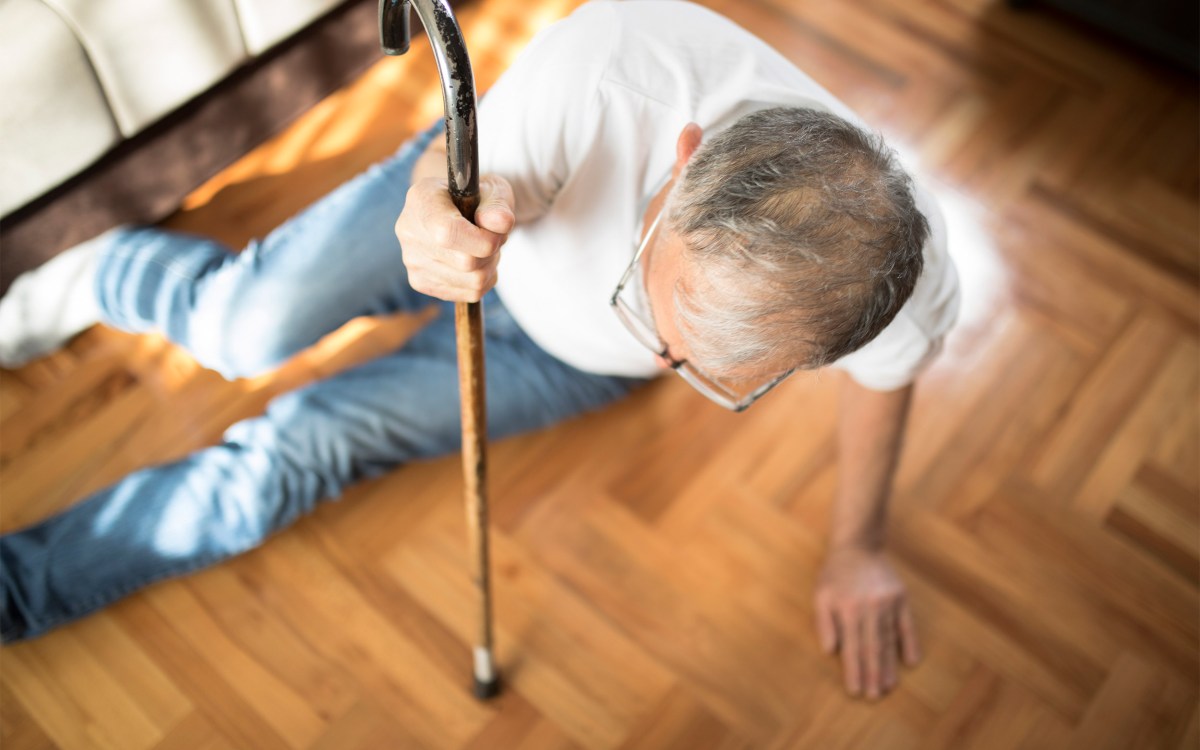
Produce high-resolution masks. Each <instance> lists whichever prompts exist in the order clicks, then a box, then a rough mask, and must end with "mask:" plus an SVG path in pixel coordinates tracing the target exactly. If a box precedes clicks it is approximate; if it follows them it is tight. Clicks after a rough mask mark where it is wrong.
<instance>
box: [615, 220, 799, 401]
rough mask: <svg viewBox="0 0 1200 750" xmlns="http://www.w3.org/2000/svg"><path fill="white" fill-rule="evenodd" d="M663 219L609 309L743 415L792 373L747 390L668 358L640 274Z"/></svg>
mask: <svg viewBox="0 0 1200 750" xmlns="http://www.w3.org/2000/svg"><path fill="white" fill-rule="evenodd" d="M662 215H663V211H661V210H660V211H659V212H658V215H657V216H655V217H654V222H653V223H652V224H651V225H650V231H648V232H646V238H645V239H644V240H642V243H641V245H639V246H638V249H637V252H636V253H634V255H633V261H632V262H631V263H630V264H629V268H627V269H625V274H624V275H623V276H622V277H621V282H620V283H619V284H617V289H616V291H615V292H613V295H612V299H611V300H610V301H609V304H611V305H612V307H613V310H614V311H615V312H616V313H617V317H618V318H620V319H621V322H622V323H624V324H625V327H626V328H627V329H629V332H630V333H632V334H633V337H634V338H635V339H637V340H638V341H639V342H640V343H641V344H642V345H643V346H645V347H646V348H647V349H649V350H650V351H652V352H654V354H655V355H656V356H658V357H661V358H662V359H663V360H664V361H665V362H666V363H667V364H668V366H670V368H671V369H672V370H674V371H675V372H677V373H679V375H680V377H682V378H683V379H684V380H686V381H687V382H688V384H690V385H691V386H692V387H693V388H695V389H696V390H697V391H700V393H701V394H703V395H704V396H705V397H706V398H708V399H709V400H710V401H712V402H714V403H716V404H719V405H720V406H723V407H725V408H726V409H729V410H731V411H735V412H740V411H745V410H746V409H748V408H749V407H750V405H751V404H753V403H754V402H755V401H757V400H758V399H760V398H762V397H763V395H765V394H766V393H767V391H769V390H771V389H772V388H774V387H775V386H777V385H779V384H780V383H782V382H783V381H784V379H786V378H787V376H789V375H791V374H792V373H793V372H794V371H795V370H788V371H787V372H785V373H783V374H781V375H779V376H777V377H775V378H774V379H772V380H771V381H769V382H767V383H763V384H760V385H757V386H754V387H750V388H746V387H743V385H742V383H741V382H740V381H739V382H737V383H734V382H730V381H728V380H723V379H721V378H715V377H712V376H710V375H707V374H705V373H704V372H703V371H702V370H700V369H699V368H697V367H696V366H694V365H692V364H691V363H690V362H688V361H687V360H680V359H675V358H673V357H672V356H671V353H670V351H669V348H668V346H667V344H666V342H665V341H663V339H662V337H661V336H659V335H658V329H657V327H656V326H655V324H654V322H653V320H654V315H653V312H652V311H651V307H650V295H649V293H648V292H647V291H646V285H645V281H644V279H643V275H642V274H641V273H640V271H641V262H642V256H643V255H644V254H645V253H646V249H647V248H649V247H650V243H651V240H652V239H653V238H654V236H655V234H656V232H657V230H658V225H659V222H660V221H661V220H662Z"/></svg>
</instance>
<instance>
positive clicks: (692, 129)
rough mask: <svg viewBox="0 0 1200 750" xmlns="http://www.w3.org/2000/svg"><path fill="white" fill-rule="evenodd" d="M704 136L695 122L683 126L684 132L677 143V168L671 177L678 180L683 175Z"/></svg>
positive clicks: (672, 171)
mask: <svg viewBox="0 0 1200 750" xmlns="http://www.w3.org/2000/svg"><path fill="white" fill-rule="evenodd" d="M703 136H704V131H703V130H701V128H700V126H699V125H697V124H696V123H694V122H689V123H688V124H687V125H684V126H683V131H682V132H680V134H679V140H677V141H675V166H674V168H673V169H672V170H671V176H672V177H673V178H674V179H676V180H678V179H679V175H680V174H682V173H683V168H684V167H685V166H687V163H688V161H689V160H691V158H692V154H694V153H696V149H698V148H700V140H701V138H703Z"/></svg>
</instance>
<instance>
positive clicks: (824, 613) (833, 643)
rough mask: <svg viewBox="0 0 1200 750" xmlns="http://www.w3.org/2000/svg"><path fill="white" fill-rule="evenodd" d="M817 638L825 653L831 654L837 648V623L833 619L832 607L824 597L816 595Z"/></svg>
mask: <svg viewBox="0 0 1200 750" xmlns="http://www.w3.org/2000/svg"><path fill="white" fill-rule="evenodd" d="M816 609H817V612H816V615H817V640H818V642H819V643H820V644H821V650H822V651H824V652H825V653H827V654H832V653H833V652H834V651H836V650H837V641H838V638H837V623H836V622H835V621H834V617H833V608H832V607H831V606H829V601H828V599H827V598H826V597H818V599H817V607H816Z"/></svg>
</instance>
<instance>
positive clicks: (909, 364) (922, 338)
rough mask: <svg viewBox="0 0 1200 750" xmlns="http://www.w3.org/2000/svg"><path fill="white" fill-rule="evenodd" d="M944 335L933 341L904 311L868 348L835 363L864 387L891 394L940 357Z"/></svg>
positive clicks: (835, 367) (915, 377)
mask: <svg viewBox="0 0 1200 750" xmlns="http://www.w3.org/2000/svg"><path fill="white" fill-rule="evenodd" d="M944 341H945V336H939V337H937V338H934V339H931V338H929V337H927V336H926V335H925V334H924V333H923V332H922V331H921V329H920V327H918V326H917V325H916V323H914V322H913V320H912V319H911V318H910V317H909V316H907V315H904V314H903V312H901V314H900V315H897V316H896V318H895V319H894V320H892V322H891V323H890V324H889V325H888V326H887V328H884V329H883V331H882V332H880V334H879V335H878V336H876V337H875V338H874V339H872V340H871V341H870V342H869V343H868V344H867V345H866V346H864V347H862V348H861V349H859V350H858V351H856V352H852V353H850V354H847V355H846V356H844V357H842V358H841V359H839V360H838V361H836V362H834V363H833V367H834V369H837V370H843V371H845V372H846V373H847V374H848V375H849V376H850V377H852V378H854V380H855V382H857V383H858V384H859V385H861V386H863V387H864V388H870V389H871V390H875V391H891V390H895V389H897V388H903V387H904V386H906V385H909V384H911V383H912V382H913V381H915V380H916V379H917V375H919V374H920V373H921V371H922V370H924V369H925V367H926V366H928V365H929V363H930V362H932V361H933V360H934V358H936V357H937V355H938V353H939V352H940V351H941V349H942V344H943V342H944Z"/></svg>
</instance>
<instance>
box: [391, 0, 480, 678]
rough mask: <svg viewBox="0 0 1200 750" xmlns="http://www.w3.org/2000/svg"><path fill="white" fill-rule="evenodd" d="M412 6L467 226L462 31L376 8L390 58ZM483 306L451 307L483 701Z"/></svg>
mask: <svg viewBox="0 0 1200 750" xmlns="http://www.w3.org/2000/svg"><path fill="white" fill-rule="evenodd" d="M409 2H411V3H412V4H413V5H414V6H416V8H417V16H419V17H420V19H421V23H422V24H423V25H424V26H425V30H426V32H427V33H428V34H429V40H430V42H431V46H432V47H433V54H434V58H435V59H436V60H437V69H438V75H439V76H440V78H441V81H442V101H443V104H444V105H445V109H446V153H447V156H448V162H447V170H448V172H449V177H450V180H449V182H450V197H451V199H452V200H453V201H454V205H455V206H457V207H458V210H459V212H461V213H462V215H463V216H464V217H466V219H467V220H468V221H471V222H474V221H475V209H476V208H478V207H479V133H478V131H477V123H476V120H475V78H474V76H473V75H472V73H471V60H470V59H469V58H468V57H467V45H466V43H465V42H463V38H462V30H461V29H459V27H458V21H456V20H455V19H454V14H453V13H452V12H451V10H450V3H449V0H379V41H380V45H381V46H382V47H383V51H384V53H385V54H388V55H403V54H404V53H405V52H407V51H408V41H409V25H408V23H409V17H408V6H409ZM480 313H481V307H480V303H479V302H470V303H468V302H458V303H455V305H454V328H455V334H456V338H457V341H458V386H459V392H460V396H461V398H462V433H463V434H462V441H463V443H462V447H463V479H464V483H465V493H466V506H467V537H468V543H469V544H470V547H471V551H472V559H471V577H472V579H473V581H474V583H475V586H476V588H477V589H478V590H479V599H480V605H481V608H482V611H481V617H480V628H479V640H478V642H477V643H476V645H475V652H474V653H475V669H474V673H475V685H474V691H475V697H476V698H479V699H480V700H486V699H488V698H491V697H493V696H494V695H496V694H497V693H498V692H499V690H500V679H499V676H498V675H497V674H496V668H495V664H494V661H493V658H492V591H491V576H490V575H489V569H488V527H487V496H486V494H485V491H486V477H487V406H486V403H485V400H484V374H483V320H482V317H481V315H480Z"/></svg>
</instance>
